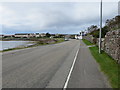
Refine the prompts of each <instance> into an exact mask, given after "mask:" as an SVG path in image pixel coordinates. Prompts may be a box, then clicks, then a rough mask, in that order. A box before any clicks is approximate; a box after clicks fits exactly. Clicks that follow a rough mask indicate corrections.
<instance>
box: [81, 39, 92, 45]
mask: <svg viewBox="0 0 120 90" xmlns="http://www.w3.org/2000/svg"><path fill="white" fill-rule="evenodd" d="M83 42H84V43H85V44H86V45H94V44H92V43H91V42H89V41H88V40H85V39H83Z"/></svg>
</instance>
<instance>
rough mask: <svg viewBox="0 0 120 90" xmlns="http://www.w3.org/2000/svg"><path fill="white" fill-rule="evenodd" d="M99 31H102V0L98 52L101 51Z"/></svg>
mask: <svg viewBox="0 0 120 90" xmlns="http://www.w3.org/2000/svg"><path fill="white" fill-rule="evenodd" d="M101 31H102V0H101V3H100V31H99V53H101Z"/></svg>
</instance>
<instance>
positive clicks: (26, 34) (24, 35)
mask: <svg viewBox="0 0 120 90" xmlns="http://www.w3.org/2000/svg"><path fill="white" fill-rule="evenodd" d="M15 37H16V38H31V37H35V34H34V33H17V34H15Z"/></svg>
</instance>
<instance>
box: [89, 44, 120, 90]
mask: <svg viewBox="0 0 120 90" xmlns="http://www.w3.org/2000/svg"><path fill="white" fill-rule="evenodd" d="M89 49H90V51H91V53H92V55H93V57H94V58H95V59H96V61H97V62H98V63H99V65H100V68H101V71H103V72H104V73H105V74H106V76H107V77H108V80H109V82H110V84H111V86H112V88H120V75H119V74H120V65H119V64H117V63H116V61H115V60H113V59H112V58H111V57H110V56H108V55H107V54H106V53H105V52H102V54H99V52H98V47H96V46H95V47H90V48H89Z"/></svg>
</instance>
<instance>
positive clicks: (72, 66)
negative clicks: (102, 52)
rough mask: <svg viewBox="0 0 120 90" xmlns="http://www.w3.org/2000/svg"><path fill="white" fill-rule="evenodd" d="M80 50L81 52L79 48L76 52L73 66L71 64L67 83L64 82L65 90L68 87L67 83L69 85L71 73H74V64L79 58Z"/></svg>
mask: <svg viewBox="0 0 120 90" xmlns="http://www.w3.org/2000/svg"><path fill="white" fill-rule="evenodd" d="M78 52H79V49H78V50H77V52H76V55H75V58H74V61H73V63H72V66H71V69H70V72H69V74H68V77H67V80H66V82H65V84H64V88H63V90H65V89H66V88H67V85H68V82H69V79H70V76H71V73H72V71H73V68H74V65H75V62H76V59H77V55H78Z"/></svg>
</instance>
